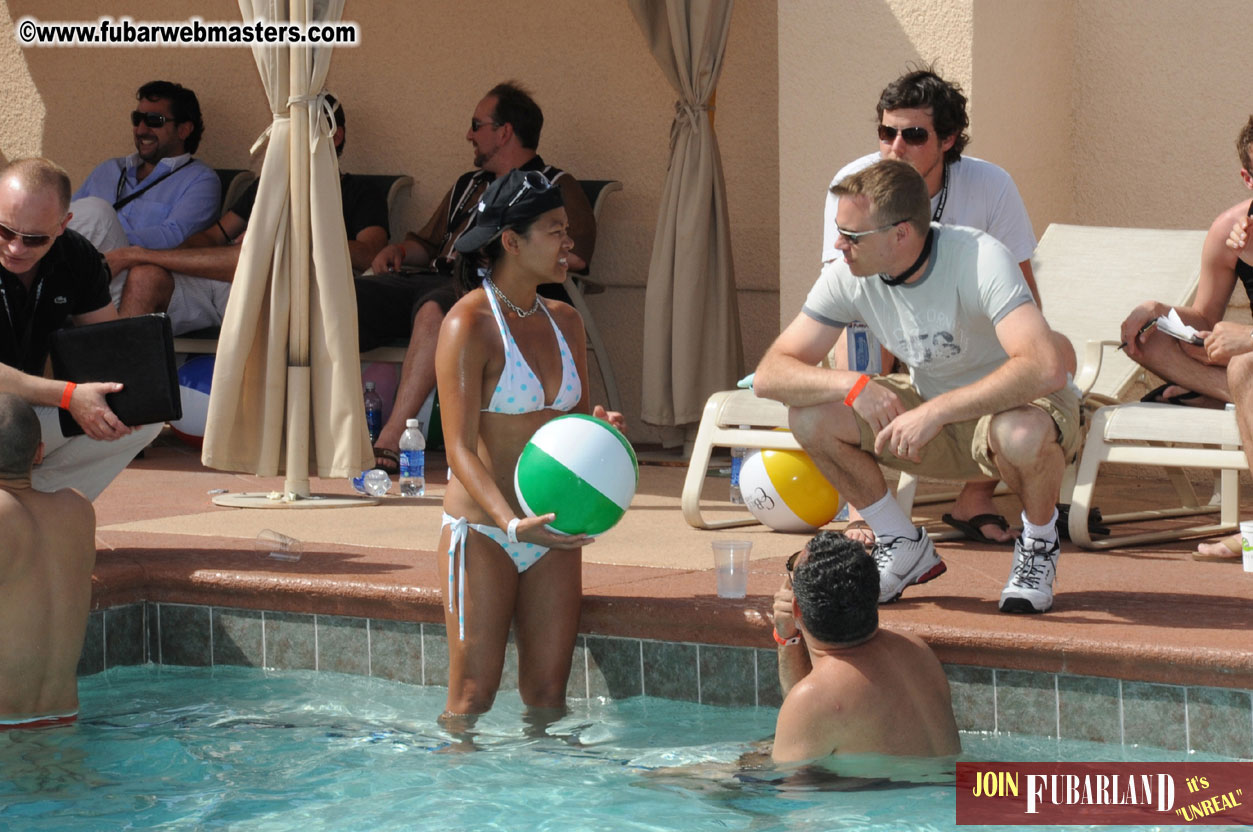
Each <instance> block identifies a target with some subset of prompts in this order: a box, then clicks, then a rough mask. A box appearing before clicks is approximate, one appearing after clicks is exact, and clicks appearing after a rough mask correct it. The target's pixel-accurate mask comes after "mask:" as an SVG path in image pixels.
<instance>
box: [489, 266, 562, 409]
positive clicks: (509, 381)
mask: <svg viewBox="0 0 1253 832" xmlns="http://www.w3.org/2000/svg"><path fill="white" fill-rule="evenodd" d="M483 291H484V292H485V293H486V294H487V300H488V302H489V303H491V305H492V315H493V316H495V318H496V328H497V329H499V330H500V338H501V341H502V342H504V345H505V367H504V369H503V370H501V371H500V379H499V380H498V381H497V382H496V390H495V391H494V392H493V393H492V400H491V401H490V402H488V403H487V407H485V408H483V412H484V413H508V414H510V415H518V414H520V413H535V412H536V411H539V410H544V409H546V408H549V409H552V410H561V411H567V410H570V409H571V408H573V407H574V406H575V405H576V404H578V403H579V399H580V398H581V397H582V396H583V384H582V382H580V381H579V371H578V368H577V367H575V366H574V356H573V355H571V353H570V345H569V344H567V343H566V338H565V336H564V335H562V334H561V327H559V326H557V322H556V321H554V320H553V316H552V313H551V312H549V311H548V307H547V306H545V305H544V304H543V302H542V301H541V302H540V307H541V308H542V309H543V310H544V314H545V315H547V316H548V322H549V323H550V324H552V327H553V332H554V333H556V335H557V348H558V349H559V350H561V387H560V388H558V390H557V396H556V398H554V399H553V400H552V403H551V404H544V385H543V384H542V383H541V382H540V380H539V378H537V377H536V375H535V373H534V371H533V370H531V365H529V364H528V363H527V361H526V358H525V357H523V355H522V350H521V349H519V348H518V342H517V341H514V340H513V334H512V333H511V332H510V331H509V326H508V324H506V323H505V316H504V314H503V313H501V311H500V303H499V301H497V300H496V294H495V293H494V292H493V291H492V290H491V287H489V286H488V285H487V282H486V281H484V283H483Z"/></svg>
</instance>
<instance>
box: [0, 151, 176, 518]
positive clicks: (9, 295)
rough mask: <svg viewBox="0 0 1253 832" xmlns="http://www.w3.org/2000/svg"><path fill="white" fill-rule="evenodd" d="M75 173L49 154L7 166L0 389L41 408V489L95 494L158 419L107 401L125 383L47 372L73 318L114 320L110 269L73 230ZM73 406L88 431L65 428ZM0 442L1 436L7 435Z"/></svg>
mask: <svg viewBox="0 0 1253 832" xmlns="http://www.w3.org/2000/svg"><path fill="white" fill-rule="evenodd" d="M69 205H70V180H69V177H68V176H67V175H66V173H65V171H64V170H62V169H61V167H60V166H58V165H56V164H55V163H53V162H51V161H49V160H47V159H21V160H18V161H16V162H11V163H9V164H8V165H6V166H5V167H4V168H3V169H0V308H2V309H3V311H4V313H5V314H4V315H0V392H2V393H13V394H16V395H17V396H19V397H21V398H22V399H24V400H25V401H26V402H27V403H28V404H30V405H31V406H33V407H34V408H35V413H36V415H37V416H38V417H39V424H40V428H41V432H42V436H43V443H44V458H43V462H42V464H40V465H38V466H37V467H36V468H35V470H34V473H33V474H32V475H31V481H32V484H33V485H34V487H35V489H36V490H38V491H58V490H60V489H62V488H76V489H78V490H79V491H81V492H82V493H83V495H84V496H85V497H87V498H88V499H91V500H94V499H95V498H96V496H97V495H99V494H100V492H101V491H103V490H104V489H105V487H106V486H107V485H108V484H109V483H110V482H112V481H113V478H114V477H116V476H117V475H118V474H119V473H120V472H121V470H122V469H123V468H125V467H126V466H127V464H128V463H129V462H130V461H131V460H132V459H134V457H135V455H136V454H137V453H139V452H140V451H141V450H143V448H144V447H145V446H146V445H147V444H148V443H149V442H151V441H152V440H153V439H154V438H155V437H156V435H157V433H158V432H159V431H160V430H161V425H155V424H154V425H144V426H141V427H128V426H127V425H124V424H122V422H121V420H119V419H118V417H117V414H115V413H114V412H113V411H112V410H111V409H110V407H109V405H108V404H107V403H106V401H105V395H106V394H109V393H116V392H118V391H119V390H121V389H122V385H120V384H116V383H90V384H79V385H75V384H72V383H69V382H64V381H56V380H54V379H50V378H45V377H44V375H43V372H44V367H45V365H46V364H47V359H48V345H49V341H50V338H51V336H52V333H53V332H54V331H55V330H58V329H61V328H62V327H64V326H67V325H69V324H70V323H73V324H74V325H77V326H81V325H83V324H93V323H100V322H102V321H111V320H114V319H116V318H117V310H116V309H115V308H114V307H113V304H112V302H111V301H110V298H109V269H108V267H107V266H106V265H105V262H104V258H103V257H102V256H101V254H100V252H98V251H97V250H96V249H95V247H93V246H92V245H91V243H89V242H87V240H86V239H85V238H83V237H82V236H81V235H80V234H78V233H76V232H75V231H72V230H69V229H67V228H66V226H67V224H68V223H69V220H70V213H69ZM58 408H61V409H64V410H67V411H69V413H70V414H71V415H72V416H73V417H74V421H76V422H77V423H78V424H79V425H80V426H81V427H82V428H83V430H84V432H85V434H86V435H85V436H75V437H72V438H67V437H65V436H64V435H63V434H62V433H61V426H60V421H59V418H58V415H57V409H58ZM0 441H2V440H0Z"/></svg>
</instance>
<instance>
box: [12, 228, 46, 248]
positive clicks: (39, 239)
mask: <svg viewBox="0 0 1253 832" xmlns="http://www.w3.org/2000/svg"><path fill="white" fill-rule="evenodd" d="M18 238H21V240H22V245H24V246H26V247H27V248H39V247H40V246H44V245H47V244H48V241H49V240H51V239H52V235H51V234H23V233H22V232H20V231H14V230H13V229H12V228H9V227H8V226H7V225H0V240H4V241H5V242H6V243H11V242H13V241H14V240H16V239H18Z"/></svg>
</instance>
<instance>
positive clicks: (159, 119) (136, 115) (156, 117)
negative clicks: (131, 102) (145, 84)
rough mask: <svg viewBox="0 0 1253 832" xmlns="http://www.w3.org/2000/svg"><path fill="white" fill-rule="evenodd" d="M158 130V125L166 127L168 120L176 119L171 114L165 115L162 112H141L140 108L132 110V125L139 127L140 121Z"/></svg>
mask: <svg viewBox="0 0 1253 832" xmlns="http://www.w3.org/2000/svg"><path fill="white" fill-rule="evenodd" d="M141 121H142V122H143V123H144V124H146V125H148V126H149V127H151V128H152V129H153V130H156V129H157V128H158V127H164V126H165V123H166V122H167V121H174V119H173V118H172V117H170V116H163V115H161V114H160V113H141V112H140V111H139V110H133V111H132V112H131V127H138V126H139V122H141Z"/></svg>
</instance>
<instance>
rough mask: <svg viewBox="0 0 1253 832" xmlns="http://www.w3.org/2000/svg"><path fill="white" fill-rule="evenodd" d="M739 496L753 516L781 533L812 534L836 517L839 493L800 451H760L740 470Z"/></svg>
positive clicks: (745, 462) (753, 454)
mask: <svg viewBox="0 0 1253 832" xmlns="http://www.w3.org/2000/svg"><path fill="white" fill-rule="evenodd" d="M740 493H741V494H743V495H744V503H745V504H746V505H747V506H748V510H749V511H751V512H752V513H753V516H754V517H756V518H757V519H758V520H760V521H761V522H762V523H764V524H765V525H767V526H769V527H770V528H772V529H774V530H776V531H780V532H812V531H814V530H815V529H818V528H820V527H822V526H825V525H826V524H827V523H830V522H831V520H832V519H833V518H834V517H835V515H836V513H837V512H839V510H840V503H841V501H840V494H839V492H838V491H836V490H835V486H833V485H831V483H829V482H827V479H826V477H824V476H822V472H821V471H819V470H818V466H817V465H814V462H813V460H812V459H810V458H809V455H808V454H805V453H802V452H801V451H757V452H754V453H752V454H750V455H749V456H748V457H747V458H746V459H745V460H744V465H743V467H742V468H741V469H740Z"/></svg>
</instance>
